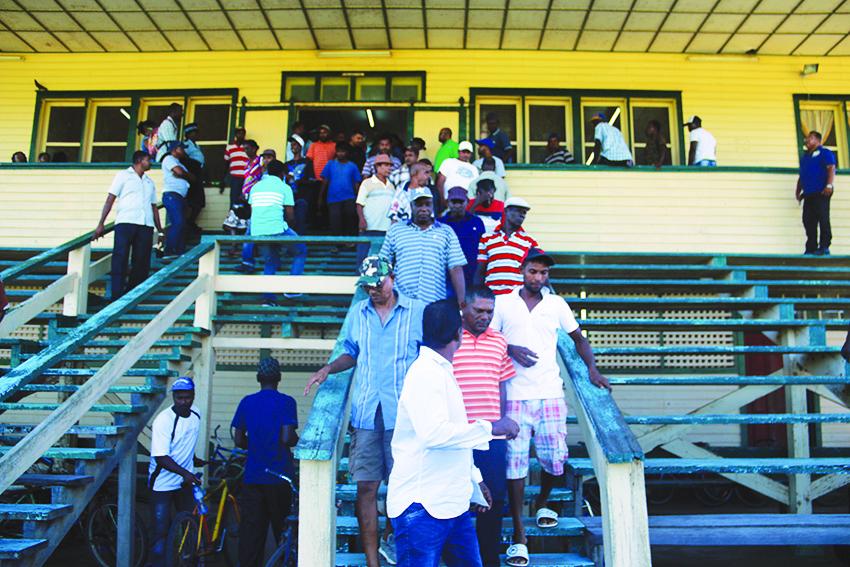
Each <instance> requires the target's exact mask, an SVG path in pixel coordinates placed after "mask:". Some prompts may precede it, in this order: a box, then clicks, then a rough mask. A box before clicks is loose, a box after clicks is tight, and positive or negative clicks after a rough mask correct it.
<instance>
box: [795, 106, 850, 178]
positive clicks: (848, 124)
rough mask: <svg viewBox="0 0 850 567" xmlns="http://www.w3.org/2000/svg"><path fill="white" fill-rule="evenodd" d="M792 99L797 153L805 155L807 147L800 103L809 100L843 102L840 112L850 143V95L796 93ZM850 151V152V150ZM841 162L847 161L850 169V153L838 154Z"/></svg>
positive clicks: (800, 155)
mask: <svg viewBox="0 0 850 567" xmlns="http://www.w3.org/2000/svg"><path fill="white" fill-rule="evenodd" d="M791 99H792V100H793V101H794V124H795V125H796V128H797V154H798V156H799V157H800V158H802V157H803V153H804V152H805V149H804V148H803V142H804V141H805V138H803V120H802V118H801V116H800V103H801V102H809V101H814V102H818V101H822V102H840V103H843V108H842V109H841V110H840V112H843V113H844V128H845V136H846V139H847V143H848V144H849V145H850V116H848V115H847V110H848V108H850V107H848V104H850V95H830V94H795V95H792V97H791ZM845 152H848V148H845ZM848 153H850V152H848ZM838 159H839V162H840V161H841V160H846V161H847V168H848V169H850V155H847V153H845V154H844V155H839V156H838ZM837 172H838V167H837V166H836V173H837Z"/></svg>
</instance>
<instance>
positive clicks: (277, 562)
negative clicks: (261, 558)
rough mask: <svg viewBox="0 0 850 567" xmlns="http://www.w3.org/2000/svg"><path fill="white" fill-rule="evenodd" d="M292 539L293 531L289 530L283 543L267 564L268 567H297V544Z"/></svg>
mask: <svg viewBox="0 0 850 567" xmlns="http://www.w3.org/2000/svg"><path fill="white" fill-rule="evenodd" d="M292 539H293V538H292V530H287V531H286V533H285V535H284V536H283V541H282V542H281V543H280V545H279V546H278V548H277V550H275V552H274V554H272V556H271V559H269V562H268V563H266V567H296V565H297V564H298V560H297V559H296V557H295V542H294V541H292Z"/></svg>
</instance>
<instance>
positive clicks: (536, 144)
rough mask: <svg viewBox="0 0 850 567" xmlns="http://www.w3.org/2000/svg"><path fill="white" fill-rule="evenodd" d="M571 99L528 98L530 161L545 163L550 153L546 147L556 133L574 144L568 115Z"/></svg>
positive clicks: (528, 154) (560, 137)
mask: <svg viewBox="0 0 850 567" xmlns="http://www.w3.org/2000/svg"><path fill="white" fill-rule="evenodd" d="M570 106H571V102H570V99H568V98H567V99H563V98H562V99H557V98H533V99H532V98H529V99H526V106H525V111H526V118H525V122H526V124H528V153H527V154H526V158H527V160H526V161H528V162H529V163H543V162H544V161H545V160H546V157H547V156H548V155H549V152H548V150H547V149H546V146H547V144H548V143H549V136H551V135H552V134H555V135H556V136H558V139H559V140H560V141H561V145H562V146H563V145H564V143H565V142H566V143H568V144H570V145H571V144H572V138H573V133H572V127H571V126H572V124H571V121H570V120H567V117H568V116H569V115H570Z"/></svg>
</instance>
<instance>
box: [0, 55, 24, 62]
mask: <svg viewBox="0 0 850 567" xmlns="http://www.w3.org/2000/svg"><path fill="white" fill-rule="evenodd" d="M23 60H24V56H23V55H0V61H23Z"/></svg>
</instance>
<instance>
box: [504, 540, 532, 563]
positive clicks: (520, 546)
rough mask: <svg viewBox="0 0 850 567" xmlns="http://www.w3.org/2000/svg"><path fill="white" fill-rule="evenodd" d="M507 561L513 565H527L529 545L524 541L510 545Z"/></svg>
mask: <svg viewBox="0 0 850 567" xmlns="http://www.w3.org/2000/svg"><path fill="white" fill-rule="evenodd" d="M505 563H507V564H508V565H512V566H513V567H525V566H526V565H528V547H526V545H525V544H524V543H515V544H513V545H512V546H510V547H509V548H508V553H507V558H506V559H505Z"/></svg>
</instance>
